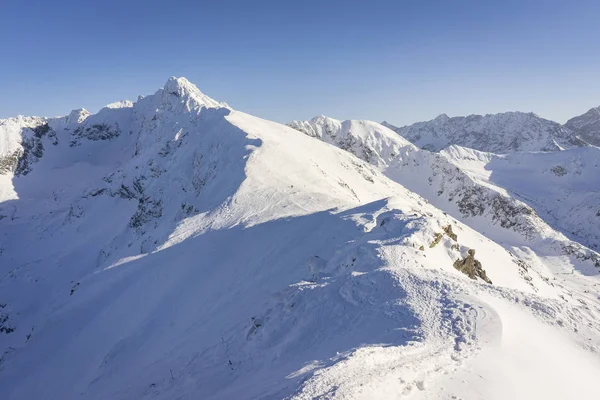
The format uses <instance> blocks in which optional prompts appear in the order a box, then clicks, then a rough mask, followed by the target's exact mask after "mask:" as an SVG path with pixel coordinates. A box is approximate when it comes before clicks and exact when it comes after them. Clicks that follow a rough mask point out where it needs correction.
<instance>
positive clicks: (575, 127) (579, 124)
mask: <svg viewBox="0 0 600 400" xmlns="http://www.w3.org/2000/svg"><path fill="white" fill-rule="evenodd" d="M564 126H565V128H568V129H570V130H572V131H573V132H574V133H575V134H576V135H578V136H579V137H580V138H581V139H583V140H585V141H586V142H588V143H589V144H592V145H594V146H599V147H600V107H594V108H592V109H590V110H589V111H588V112H586V113H585V114H582V115H579V116H577V117H574V118H571V119H570V120H568V121H567V123H566V124H565V125H564Z"/></svg>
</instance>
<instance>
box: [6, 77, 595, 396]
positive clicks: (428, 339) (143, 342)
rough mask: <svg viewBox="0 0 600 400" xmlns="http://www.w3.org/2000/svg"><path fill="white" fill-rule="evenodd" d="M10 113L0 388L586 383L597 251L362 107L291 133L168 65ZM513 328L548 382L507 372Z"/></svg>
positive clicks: (517, 356) (349, 390)
mask: <svg viewBox="0 0 600 400" xmlns="http://www.w3.org/2000/svg"><path fill="white" fill-rule="evenodd" d="M19 121H20V122H19ZM19 121H13V122H11V123H10V124H7V125H1V123H0V127H2V126H4V128H3V129H4V130H0V138H3V139H0V140H2V141H0V150H1V151H0V154H2V155H3V157H4V158H3V160H4V161H3V162H4V163H5V164H6V165H8V166H9V168H6V169H5V170H4V172H2V173H1V174H0V189H1V191H0V194H1V197H0V238H2V241H1V242H0V243H1V246H0V397H1V398H3V399H4V398H6V399H11V400H16V399H31V398H74V397H79V398H85V399H105V398H114V399H128V398H140V399H151V398H152V399H165V400H166V399H171V398H176V397H177V398H182V399H195V398H206V399H230V398H251V399H259V398H261V399H265V398H271V399H278V398H286V399H298V400H300V399H312V398H326V397H331V396H333V395H335V396H336V397H339V398H361V397H362V398H364V397H370V398H388V397H390V396H398V395H402V396H412V397H413V398H416V399H419V398H429V399H445V398H449V397H452V396H454V397H460V398H465V399H468V398H475V395H474V392H476V393H477V394H476V395H477V396H484V397H486V398H508V397H511V390H518V391H519V392H521V391H522V392H523V393H532V392H533V393H542V392H543V393H549V396H548V398H552V396H555V397H554V398H556V399H559V398H561V396H562V397H563V398H564V397H565V396H566V397H569V396H571V395H574V393H575V392H576V391H577V393H585V394H586V395H590V396H591V397H596V395H600V392H599V389H598V387H597V385H594V382H595V380H594V377H595V376H596V375H597V374H598V373H600V365H597V364H596V359H595V358H594V357H595V354H596V353H597V351H598V349H600V328H598V326H597V324H594V321H596V320H597V319H598V318H600V303H599V302H598V299H597V296H596V293H597V289H595V287H596V286H595V285H598V276H599V275H598V269H597V267H596V266H595V265H594V263H595V260H594V259H592V256H591V254H594V253H593V252H592V251H591V250H589V249H587V248H585V247H584V246H582V245H580V244H577V243H575V242H571V241H569V240H568V239H567V238H565V237H564V236H561V235H560V234H558V233H556V232H554V231H553V230H552V229H551V228H550V227H549V226H547V224H545V223H544V222H543V221H541V220H538V218H539V216H537V214H536V212H535V211H534V210H531V211H528V210H530V209H531V208H530V207H529V208H528V206H527V205H525V204H524V203H522V202H520V201H517V200H515V199H513V198H512V197H511V196H509V195H507V194H506V193H504V192H502V190H501V189H498V188H496V189H494V188H492V187H491V186H492V185H491V183H490V185H488V186H486V182H479V181H476V180H475V179H474V178H473V177H472V176H470V175H469V174H467V173H465V172H464V171H462V170H461V169H460V168H459V167H457V166H456V165H454V164H453V163H451V162H450V161H449V160H448V159H447V158H445V157H444V154H433V153H430V152H426V151H422V150H419V149H418V148H417V147H416V146H414V145H413V144H411V143H409V142H408V141H406V140H404V139H402V138H401V137H399V136H398V135H397V134H396V133H394V132H393V131H391V130H389V129H387V128H385V127H383V126H381V125H379V124H377V123H374V122H370V121H359V120H354V121H349V122H346V121H337V120H334V119H329V118H327V117H320V118H317V119H315V120H314V121H312V123H306V124H303V123H301V122H297V126H298V127H301V128H304V129H305V131H303V132H300V131H298V130H297V129H293V128H291V127H288V126H284V125H281V124H278V123H276V122H271V121H267V120H264V119H261V118H257V117H254V116H251V115H249V114H246V113H243V112H241V111H237V110H234V109H232V108H231V107H229V106H227V105H226V103H221V102H218V101H216V100H213V99H211V98H209V97H207V96H205V95H204V94H202V92H200V91H199V90H198V89H197V88H196V87H195V86H193V84H191V83H190V82H189V81H187V80H183V79H182V78H171V79H169V81H167V84H165V86H163V88H162V89H159V90H157V91H156V92H155V93H154V94H152V95H149V96H141V97H140V98H138V100H137V101H136V102H132V103H127V102H120V103H118V104H117V105H116V107H105V108H103V109H102V110H100V111H99V112H98V113H96V114H91V115H90V114H89V113H87V112H85V111H83V110H78V111H75V112H73V113H71V114H70V116H68V117H62V119H54V120H50V119H35V118H34V119H22V120H19ZM340 147H344V148H345V149H342V148H340ZM15 151H18V152H17V157H16V161H14V160H13V159H12V158H9V159H7V158H6V157H7V156H6V155H13V154H15ZM23 160H25V161H23ZM366 160H368V162H367V161H366ZM25 171H26V172H25ZM411 177H412V178H411ZM492 183H493V182H492ZM441 189H443V193H442V194H437V192H438V191H439V190H441ZM450 197H457V198H460V199H462V200H464V199H465V198H466V200H464V201H461V202H460V203H461V204H462V203H464V205H465V207H466V208H467V209H468V210H467V211H469V212H470V210H471V209H473V210H474V211H476V212H477V215H476V216H475V217H473V218H472V219H473V220H474V221H475V224H472V223H471V222H472V221H470V222H469V224H470V225H471V226H473V227H475V228H476V229H473V228H472V227H469V225H467V224H465V223H463V222H461V220H466V219H465V218H463V217H462V216H461V215H462V214H461V213H462V211H461V209H460V207H459V206H458V205H457V204H458V203H457V202H455V201H454V200H452V201H450V200H449V198H450ZM438 200H439V204H437V203H436V202H437V201H438ZM442 200H443V201H442ZM437 206H439V207H437ZM441 207H445V209H444V208H442V209H440V208H441ZM456 210H458V212H459V214H455V211H456ZM513 210H516V212H515V213H514V215H512V214H513ZM523 210H525V211H523ZM479 211H481V213H480V214H479ZM505 211H506V212H505ZM454 215H457V216H458V217H459V218H456V217H454ZM493 218H498V221H496V222H495V223H492V224H490V221H492V220H493ZM504 221H507V222H506V223H508V225H509V226H508V228H507V227H503V226H502V224H503V223H505V222H504ZM488 226H489V227H488ZM530 228H531V229H536V230H535V231H534V232H533V233H535V235H537V236H535V237H533V238H526V237H525V236H526V235H525V234H524V233H523V230H524V229H530ZM562 244H565V245H568V246H572V252H571V253H566V252H565V251H564V249H562V248H561V245H562ZM586 257H587V258H586ZM511 337H517V338H519V340H518V341H517V342H518V343H514V342H513V341H511V340H508V339H510V338H511ZM522 346H526V348H527V349H531V350H532V351H536V354H538V353H539V355H538V356H537V357H535V358H533V359H532V361H531V363H532V364H529V365H528V366H529V367H532V368H534V369H535V370H536V371H539V373H541V374H544V376H546V374H557V376H558V378H557V379H553V380H552V381H551V382H548V381H547V380H542V381H540V382H537V381H526V382H523V380H522V379H521V376H522V370H521V369H519V368H517V366H519V365H520V364H521V363H522V357H521V355H522ZM548 349H551V350H552V351H551V352H549V351H547V350H548ZM490 354H492V355H493V354H500V355H502V357H496V356H493V357H490V356H489V355H490ZM556 355H558V356H556ZM486 360H493V362H490V361H486ZM574 363H576V365H579V366H585V368H584V367H582V368H581V372H580V373H579V374H572V373H569V372H570V371H571V370H572V366H573V365H574ZM552 376H554V375H552ZM447 379H450V380H451V382H445V380H447ZM465 380H468V381H469V382H471V384H470V385H464V384H461V383H460V382H463V381H465ZM40 382H44V384H43V385H40V384H39V383H40ZM442 382H445V383H443V384H442ZM466 386H468V387H466ZM502 388H510V389H507V390H506V389H502ZM553 393H554V394H553Z"/></svg>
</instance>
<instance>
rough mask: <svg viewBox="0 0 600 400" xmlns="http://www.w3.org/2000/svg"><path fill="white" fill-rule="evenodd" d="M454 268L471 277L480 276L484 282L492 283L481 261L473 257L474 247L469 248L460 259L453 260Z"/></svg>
mask: <svg viewBox="0 0 600 400" xmlns="http://www.w3.org/2000/svg"><path fill="white" fill-rule="evenodd" d="M454 268H456V269H457V270H459V271H460V272H462V273H463V274H465V275H467V276H468V277H469V278H471V279H475V280H476V279H477V278H481V279H483V280H484V281H485V282H487V283H489V284H490V285H491V284H492V281H491V280H490V278H488V276H487V274H486V272H485V270H484V269H483V267H482V265H481V263H480V262H479V261H478V260H476V259H475V249H469V251H468V253H467V256H466V257H465V258H463V259H462V260H456V261H455V262H454Z"/></svg>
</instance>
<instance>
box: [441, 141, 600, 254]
mask: <svg viewBox="0 0 600 400" xmlns="http://www.w3.org/2000/svg"><path fill="white" fill-rule="evenodd" d="M442 155H443V156H444V157H446V158H447V159H448V160H449V161H451V162H452V163H453V164H454V165H456V166H458V167H459V168H460V169H461V170H462V171H465V172H466V173H468V174H469V176H470V177H471V178H472V179H473V180H475V181H477V182H480V183H482V184H484V185H486V186H490V187H495V188H496V190H506V191H508V192H509V193H510V195H511V196H513V197H515V198H518V199H522V200H523V201H524V202H526V203H527V204H528V205H529V206H531V207H532V208H533V209H535V210H536V212H537V213H538V214H539V215H540V216H541V217H542V218H543V219H544V220H545V221H547V222H548V223H550V225H552V226H554V227H556V228H557V229H558V230H560V231H561V232H563V233H565V234H566V235H567V236H569V237H571V238H573V239H575V240H577V241H579V242H581V243H583V244H585V245H587V246H589V247H591V248H593V249H595V250H598V249H600V179H598V177H599V176H600V149H598V148H596V147H586V148H578V149H571V150H565V151H562V152H552V153H514V154H508V155H501V156H500V155H495V154H490V153H481V152H478V151H475V150H471V149H465V148H462V147H458V146H451V147H449V148H447V149H446V150H444V151H443V152H442Z"/></svg>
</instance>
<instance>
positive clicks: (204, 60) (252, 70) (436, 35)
mask: <svg viewBox="0 0 600 400" xmlns="http://www.w3.org/2000/svg"><path fill="white" fill-rule="evenodd" d="M598 3H600V2H598V1H566V0H564V1H558V0H545V1H542V0H538V1H528V0H522V1H513V0H508V1H500V0H495V1H488V0H481V1H467V0H465V1H460V0H456V1H452V0H441V1H426V0H423V1H416V0H415V1H399V0H398V1H377V0H371V1H326V0H321V1H312V0H302V1H301V0H294V1H287V0H281V1H261V0H254V1H234V0H230V1H219V0H212V1H201V0H197V1H175V0H172V1H154V0H145V1H138V0H130V1H127V0H122V1H114V0H103V1H81V0H79V1H71V0H54V1H52V0H44V1H31V0H0V117H8V116H13V115H17V114H24V115H43V116H53V115H64V114H66V113H68V112H69V111H70V110H71V109H73V108H79V107H84V108H87V109H88V110H90V111H93V112H95V111H97V110H98V109H99V108H101V107H102V106H104V105H105V104H107V103H110V102H113V101H116V100H120V99H131V100H135V99H136V97H137V95H138V94H150V93H153V92H154V91H155V90H156V89H158V88H159V87H160V86H162V84H163V83H164V82H165V81H166V80H167V78H168V77H169V76H172V75H175V76H185V77H187V78H188V79H189V80H191V81H192V82H194V83H195V84H196V85H197V86H198V87H199V88H200V90H202V91H203V92H204V93H206V94H208V95H209V96H211V97H213V98H215V99H217V100H220V101H226V102H228V103H229V104H230V105H231V106H232V107H234V108H236V109H239V110H242V111H246V112H249V113H252V114H255V115H258V116H261V117H264V118H268V119H273V120H276V121H280V122H287V121H288V120H291V119H307V118H311V117H313V116H315V115H318V114H325V115H329V116H332V117H335V118H339V119H348V118H354V119H371V120H376V121H381V120H384V119H385V120H388V121H390V122H392V123H396V124H406V123H411V122H415V121H419V120H426V119H430V118H433V117H435V116H436V115H438V114H440V113H447V114H449V115H451V116H452V115H465V114H471V113H494V112H502V111H509V110H519V111H534V112H536V113H538V114H540V115H542V116H544V117H546V118H550V119H555V120H559V121H564V120H565V119H566V118H568V117H570V116H572V115H575V114H580V113H583V112H585V111H587V109H589V108H590V107H593V106H598V105H600V4H598Z"/></svg>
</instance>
